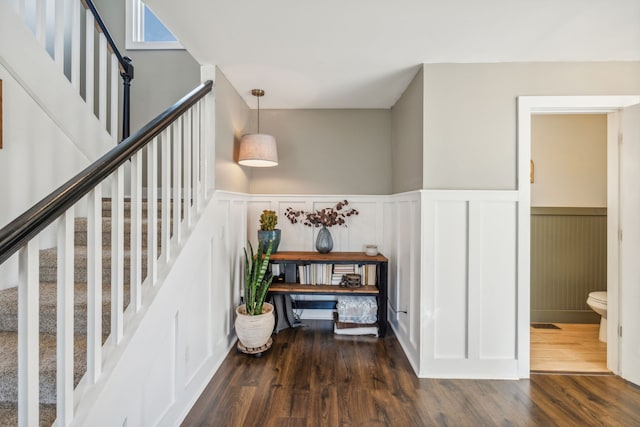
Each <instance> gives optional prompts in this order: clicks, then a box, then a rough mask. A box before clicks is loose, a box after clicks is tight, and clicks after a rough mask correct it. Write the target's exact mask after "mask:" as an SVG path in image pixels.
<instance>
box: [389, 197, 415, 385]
mask: <svg viewBox="0 0 640 427" xmlns="http://www.w3.org/2000/svg"><path fill="white" fill-rule="evenodd" d="M420 209H421V203H420V192H419V191H416V192H411V193H403V194H399V195H394V196H387V197H386V199H385V201H384V209H383V210H382V213H383V217H384V218H383V224H384V242H385V244H384V246H385V252H384V254H385V255H386V257H387V258H389V323H390V325H391V327H392V329H393V330H394V332H395V334H396V337H397V338H398V341H399V342H400V345H401V346H402V348H403V350H404V352H405V354H406V355H407V358H408V359H409V362H410V363H411V365H412V366H413V369H414V370H415V371H416V373H418V372H419V361H420V354H419V351H420V338H421V334H420V294H421V289H420V287H421V281H420V272H421V265H420V264H421V259H422V257H421V238H420V237H421V235H422V234H421V230H422V227H421V219H422V218H421V215H420Z"/></svg>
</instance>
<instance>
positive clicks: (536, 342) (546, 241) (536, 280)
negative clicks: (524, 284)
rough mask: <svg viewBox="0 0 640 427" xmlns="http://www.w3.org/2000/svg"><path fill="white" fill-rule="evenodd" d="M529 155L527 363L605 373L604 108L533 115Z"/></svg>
mask: <svg viewBox="0 0 640 427" xmlns="http://www.w3.org/2000/svg"><path fill="white" fill-rule="evenodd" d="M531 159H532V174H531V180H530V181H531V261H530V265H531V319H530V320H531V329H530V332H531V353H530V355H531V371H536V372H576V373H579V372H585V373H586V372H590V373H607V372H609V371H608V369H607V363H606V356H607V345H606V343H605V342H601V341H600V339H599V338H600V337H599V330H600V319H601V316H600V315H598V313H596V312H595V311H594V310H592V309H591V308H590V307H589V306H588V305H587V297H588V295H590V294H591V293H592V292H606V283H607V209H606V208H607V115H606V114H592V113H583V114H564V113H563V114H558V113H552V114H534V115H532V117H531ZM534 166H535V167H534ZM594 295H595V294H594ZM597 295H603V294H597ZM604 295H606V294H604ZM605 317H606V314H605ZM602 329H603V331H604V332H603V334H606V325H603V328H602ZM602 338H603V339H604V340H606V337H605V336H604V335H603V337H602Z"/></svg>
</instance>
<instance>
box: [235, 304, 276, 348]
mask: <svg viewBox="0 0 640 427" xmlns="http://www.w3.org/2000/svg"><path fill="white" fill-rule="evenodd" d="M275 323H276V321H275V316H274V315H273V305H271V304H269V303H268V302H265V303H264V305H263V306H262V314H257V315H254V316H248V315H247V314H246V307H245V305H244V304H242V305H241V306H239V307H238V308H236V321H235V327H236V335H238V339H239V340H240V342H241V343H242V345H244V346H245V347H246V348H248V349H254V348H258V347H262V346H263V345H265V344H266V343H267V341H269V338H270V337H271V334H272V333H273V327H274V326H275Z"/></svg>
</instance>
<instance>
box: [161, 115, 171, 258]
mask: <svg viewBox="0 0 640 427" xmlns="http://www.w3.org/2000/svg"><path fill="white" fill-rule="evenodd" d="M170 148H171V126H169V127H168V128H167V129H166V130H165V131H164V132H163V133H162V153H161V158H162V170H161V174H162V183H161V186H162V224H161V227H162V231H161V233H162V236H161V240H162V262H163V263H165V264H168V263H169V261H170V260H171V233H170V227H171V185H170V178H171V151H170Z"/></svg>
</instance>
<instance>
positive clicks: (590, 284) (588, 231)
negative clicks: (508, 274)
mask: <svg viewBox="0 0 640 427" xmlns="http://www.w3.org/2000/svg"><path fill="white" fill-rule="evenodd" d="M606 283H607V209H606V208H573V207H571V208H564V207H532V208H531V321H532V322H556V323H598V322H599V321H600V317H599V316H598V315H597V314H596V313H595V312H593V311H592V310H591V309H590V308H589V306H588V305H587V303H586V301H587V297H588V295H589V292H592V291H604V290H606Z"/></svg>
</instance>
